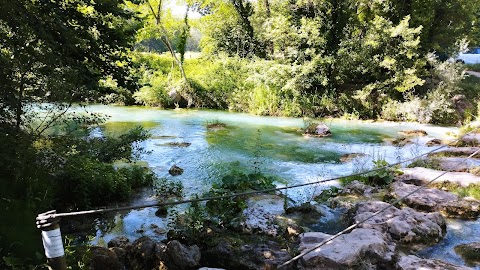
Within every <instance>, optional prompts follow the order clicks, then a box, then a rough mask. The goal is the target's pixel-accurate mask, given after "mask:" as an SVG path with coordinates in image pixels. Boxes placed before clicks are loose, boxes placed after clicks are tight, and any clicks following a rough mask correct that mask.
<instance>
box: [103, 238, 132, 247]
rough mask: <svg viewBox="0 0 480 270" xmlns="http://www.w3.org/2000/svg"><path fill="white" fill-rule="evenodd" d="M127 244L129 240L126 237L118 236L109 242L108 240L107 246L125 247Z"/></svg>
mask: <svg viewBox="0 0 480 270" xmlns="http://www.w3.org/2000/svg"><path fill="white" fill-rule="evenodd" d="M129 244H130V240H128V238H127V237H125V236H118V237H115V238H113V239H112V240H110V242H108V247H109V248H112V247H119V248H125V247H126V246H128V245H129Z"/></svg>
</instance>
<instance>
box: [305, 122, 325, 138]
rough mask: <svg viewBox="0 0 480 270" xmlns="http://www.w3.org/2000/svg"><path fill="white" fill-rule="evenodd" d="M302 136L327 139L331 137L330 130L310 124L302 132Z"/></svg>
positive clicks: (323, 125)
mask: <svg viewBox="0 0 480 270" xmlns="http://www.w3.org/2000/svg"><path fill="white" fill-rule="evenodd" d="M303 134H304V135H306V136H314V137H328V136H332V132H331V131H330V128H329V127H328V126H327V125H325V124H315V123H313V124H310V125H309V126H308V127H307V128H306V129H305V130H304V131H303Z"/></svg>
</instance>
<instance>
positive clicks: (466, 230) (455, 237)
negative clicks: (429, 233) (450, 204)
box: [418, 219, 480, 270]
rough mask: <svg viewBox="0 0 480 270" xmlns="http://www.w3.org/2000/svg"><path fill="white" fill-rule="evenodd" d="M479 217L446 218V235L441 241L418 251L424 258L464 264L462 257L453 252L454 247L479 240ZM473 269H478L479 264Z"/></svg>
mask: <svg viewBox="0 0 480 270" xmlns="http://www.w3.org/2000/svg"><path fill="white" fill-rule="evenodd" d="M479 232H480V219H478V220H458V219H448V220H447V235H446V236H445V239H443V241H442V242H440V243H438V244H436V245H435V246H432V247H429V248H426V249H424V250H422V251H420V252H419V253H418V255H420V256H422V257H425V258H435V259H440V260H444V261H449V262H451V263H454V264H458V265H465V262H464V261H463V259H462V258H461V257H460V256H458V255H457V253H455V250H454V248H455V247H456V246H458V245H460V244H466V243H472V242H480V233H479ZM473 269H476V270H480V266H477V267H474V268H473Z"/></svg>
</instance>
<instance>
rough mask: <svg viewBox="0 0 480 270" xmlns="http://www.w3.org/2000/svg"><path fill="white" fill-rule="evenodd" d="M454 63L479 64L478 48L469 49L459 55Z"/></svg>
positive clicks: (479, 48)
mask: <svg viewBox="0 0 480 270" xmlns="http://www.w3.org/2000/svg"><path fill="white" fill-rule="evenodd" d="M455 62H459V63H463V64H480V47H475V48H469V49H468V51H466V52H464V53H459V54H458V56H457V57H456V58H455Z"/></svg>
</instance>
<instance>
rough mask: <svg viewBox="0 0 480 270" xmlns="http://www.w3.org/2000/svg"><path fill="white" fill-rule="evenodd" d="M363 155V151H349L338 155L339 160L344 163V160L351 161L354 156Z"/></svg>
mask: <svg viewBox="0 0 480 270" xmlns="http://www.w3.org/2000/svg"><path fill="white" fill-rule="evenodd" d="M364 156H366V155H365V154H364V153H350V154H345V155H342V156H341V157H340V161H341V162H344V163H346V162H350V161H352V160H354V159H356V158H359V157H364Z"/></svg>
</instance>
